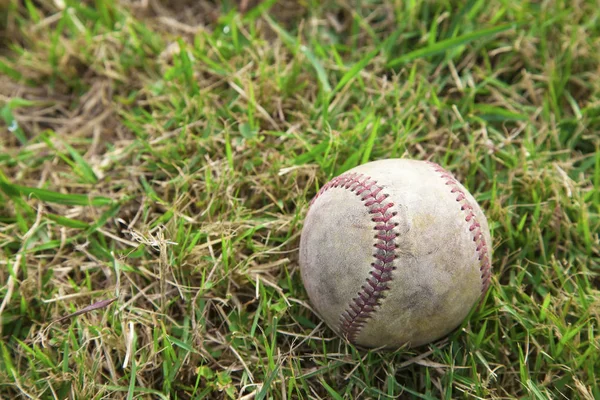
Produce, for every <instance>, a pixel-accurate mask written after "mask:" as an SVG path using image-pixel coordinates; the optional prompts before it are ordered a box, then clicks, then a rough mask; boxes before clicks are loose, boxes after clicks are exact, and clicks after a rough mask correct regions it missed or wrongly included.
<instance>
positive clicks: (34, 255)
mask: <svg viewBox="0 0 600 400" xmlns="http://www.w3.org/2000/svg"><path fill="white" fill-rule="evenodd" d="M240 6H241V8H242V9H240ZM0 7H1V8H0V10H1V11H0V17H1V20H0V29H1V35H0V41H1V42H2V45H1V46H0V70H1V76H0V116H1V121H2V122H1V124H2V125H0V149H1V150H0V298H1V299H2V300H1V301H2V302H1V305H0V329H1V331H0V353H1V356H0V398H44V399H45V398H60V399H64V398H73V399H83V398H94V399H99V398H111V399H120V398H128V399H131V398H164V399H167V398H170V399H187V398H232V399H233V398H245V399H249V398H255V399H265V398H272V399H292V398H304V399H307V398H333V399H340V398H348V399H352V398H381V399H386V398H422V399H440V398H445V399H450V398H473V399H475V398H485V399H501V398H537V399H546V398H556V399H593V398H600V388H598V385H597V382H598V380H599V379H600V372H599V371H600V351H599V350H600V349H599V346H600V344H599V340H600V332H599V329H600V328H599V319H600V318H599V315H600V291H599V286H600V285H599V284H600V267H599V264H600V242H599V240H600V239H599V231H600V135H599V133H598V131H599V130H600V23H599V21H600V12H599V10H598V7H597V3H596V2H594V1H592V0H580V1H575V2H570V1H566V0H548V1H544V2H528V1H524V2H512V1H499V2H486V1H485V0H467V1H462V2H460V1H453V0H446V1H439V2H434V1H426V0H412V1H406V2H402V1H392V0H368V1H362V2H348V1H341V0H339V1H337V0H336V1H330V2H317V1H313V0H304V1H290V0H285V1H280V2H275V1H272V0H268V1H264V2H247V1H242V2H241V3H240V4H234V3H231V2H223V3H221V2H212V1H208V0H206V1H204V0H198V1H192V0H189V1H186V0H176V1H160V0H123V1H120V2H119V1H117V0H105V1H102V0H96V1H76V0H54V1H36V0H23V1H17V0H14V1H13V0H8V1H7V0H4V1H2V2H0ZM391 157H405V158H414V159H422V160H432V161H435V162H437V163H439V164H441V165H442V166H444V167H445V168H447V169H448V170H450V171H451V172H452V173H453V174H455V176H456V177H457V178H458V179H459V180H460V181H461V182H463V183H464V185H465V186H466V187H467V188H468V189H469V190H470V191H471V192H472V193H473V195H474V196H475V198H476V199H477V201H478V202H479V203H480V204H481V206H482V208H483V209H484V211H485V213H486V215H487V217H488V219H489V221H490V227H491V231H492V237H493V254H494V256H493V274H492V281H491V286H490V291H489V292H488V293H487V295H486V297H485V299H484V301H483V304H482V307H481V308H479V309H475V310H473V312H472V313H471V315H469V317H468V318H467V319H466V320H465V321H464V323H463V324H462V325H461V326H460V328H458V329H457V330H456V331H455V332H453V333H452V334H451V335H449V336H448V337H446V338H444V339H442V340H439V341H437V342H434V343H432V344H430V345H427V346H424V347H422V348H418V349H407V348H403V349H398V350H397V351H393V352H375V351H364V350H361V349H357V348H355V347H353V346H352V345H350V344H348V343H346V342H345V341H344V340H342V339H340V338H338V337H337V336H335V334H334V333H333V332H332V331H331V330H330V329H329V328H328V327H326V326H324V324H323V323H322V322H321V321H320V319H319V318H318V317H317V316H316V315H315V313H314V312H313V311H312V309H311V306H310V302H309V300H308V298H307V295H306V293H305V291H304V288H303V286H302V282H301V279H300V274H299V267H298V243H299V235H300V232H301V229H302V223H303V218H304V216H305V214H306V211H307V206H308V203H309V201H310V199H311V198H312V196H314V194H315V193H316V192H317V191H318V189H319V188H320V187H322V186H323V185H324V184H325V183H326V182H327V181H328V180H329V179H331V178H332V177H334V176H336V175H337V174H339V173H341V172H343V171H346V170H348V169H349V168H351V167H353V166H355V165H358V164H361V163H364V162H366V161H369V160H376V159H382V158H391Z"/></svg>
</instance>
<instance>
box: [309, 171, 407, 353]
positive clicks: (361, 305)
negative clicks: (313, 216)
mask: <svg viewBox="0 0 600 400" xmlns="http://www.w3.org/2000/svg"><path fill="white" fill-rule="evenodd" d="M337 187H342V188H344V189H350V191H351V192H353V193H354V194H355V195H357V196H361V195H362V194H363V193H365V195H362V196H361V197H360V200H361V201H363V203H364V206H365V207H367V209H368V210H369V214H371V215H372V218H371V220H372V221H373V222H374V223H375V226H374V228H373V229H374V230H376V231H377V233H376V234H375V236H374V238H375V239H377V240H378V242H376V243H375V244H374V246H373V247H374V254H373V258H374V259H375V261H374V262H373V263H372V264H371V268H372V269H371V271H370V272H369V276H368V277H367V278H366V282H365V284H363V285H362V287H361V291H360V292H358V293H357V294H356V297H354V298H353V299H352V302H350V304H348V307H347V308H346V310H345V311H344V312H343V313H342V315H341V316H340V324H341V330H342V334H344V335H346V337H347V338H348V339H349V340H350V341H351V342H354V341H356V338H357V337H358V334H359V333H360V331H361V329H362V328H363V327H364V325H365V324H366V323H367V320H368V319H369V318H371V314H372V313H373V311H375V309H376V307H377V306H379V304H380V301H381V299H382V298H383V293H384V292H385V291H387V290H389V289H390V288H389V286H387V284H386V283H387V282H390V281H391V280H392V271H393V270H394V269H395V267H394V264H393V262H394V259H395V258H396V257H397V256H396V247H397V246H396V243H395V242H394V240H395V239H396V237H398V236H399V233H394V232H392V231H393V230H394V228H395V227H396V226H397V225H398V224H397V223H394V222H392V221H391V220H392V218H394V217H395V216H396V212H391V211H390V209H391V208H392V207H393V206H394V203H392V202H391V201H387V200H386V199H387V198H388V195H387V194H384V193H381V191H382V190H383V186H378V185H377V181H375V180H372V179H371V178H370V177H368V176H364V175H362V174H356V173H349V174H344V175H341V176H338V177H336V178H333V179H332V180H331V181H329V182H328V183H327V184H325V186H323V187H322V188H321V190H319V192H318V193H317V195H316V196H315V197H314V198H313V199H312V200H311V202H310V205H312V204H313V203H314V202H315V200H316V199H317V198H318V197H319V196H321V195H322V194H323V193H324V192H325V191H327V190H329V189H331V188H337ZM367 192H368V194H367Z"/></svg>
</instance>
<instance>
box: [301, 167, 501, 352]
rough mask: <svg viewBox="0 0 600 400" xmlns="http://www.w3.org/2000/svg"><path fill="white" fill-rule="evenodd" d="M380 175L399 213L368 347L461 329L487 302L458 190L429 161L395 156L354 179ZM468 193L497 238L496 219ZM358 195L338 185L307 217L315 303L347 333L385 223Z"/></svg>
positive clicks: (306, 278) (363, 342) (307, 258)
mask: <svg viewBox="0 0 600 400" xmlns="http://www.w3.org/2000/svg"><path fill="white" fill-rule="evenodd" d="M351 172H357V173H362V174H365V175H368V176H370V177H371V178H372V179H374V180H376V181H377V184H378V185H380V186H382V187H383V188H384V193H387V194H389V197H388V199H389V200H390V201H392V202H393V203H394V207H393V208H392V210H393V211H395V212H397V215H396V216H395V217H394V221H395V222H397V223H398V226H397V227H396V228H395V232H397V233H399V234H400V236H399V237H398V238H396V241H395V242H396V244H397V248H396V255H397V258H396V260H395V261H394V267H395V270H394V271H393V273H392V278H393V279H392V281H391V282H388V286H389V290H387V291H385V292H384V293H383V299H382V300H381V301H380V305H379V306H378V307H377V308H376V310H375V311H374V312H372V313H371V315H370V319H369V320H368V322H367V324H366V325H365V326H364V327H363V328H362V329H361V330H360V332H359V334H358V336H357V337H356V344H357V345H360V346H364V347H387V348H396V347H399V346H401V345H403V344H409V345H410V346H419V345H422V344H426V343H429V342H431V341H433V340H437V339H439V338H441V337H443V336H445V335H447V334H448V333H450V332H451V331H452V330H453V329H455V328H456V327H457V326H458V325H460V323H461V322H462V321H463V320H464V318H465V317H466V315H467V314H468V312H469V311H470V309H471V308H472V307H473V305H474V304H476V302H477V301H478V299H479V298H480V295H481V290H482V279H481V272H480V266H481V265H480V261H479V260H478V253H477V252H476V245H475V243H474V242H473V234H472V232H470V231H469V224H468V223H467V222H466V221H465V212H464V211H462V210H461V204H460V203H459V202H457V201H456V194H453V193H451V188H450V187H449V186H448V185H446V184H445V181H444V180H443V179H441V177H440V175H439V173H438V172H436V171H435V170H434V168H433V167H432V166H431V165H429V164H427V163H425V162H422V161H416V160H406V159H388V160H380V161H375V162H371V163H367V164H364V165H361V166H358V167H356V168H354V169H352V170H350V171H348V172H347V173H351ZM458 185H459V186H460V188H461V189H462V191H463V192H464V193H465V195H466V196H467V199H468V201H469V203H470V204H471V205H472V206H473V211H474V213H475V215H476V218H477V220H478V222H479V223H480V225H481V230H482V232H483V234H484V237H485V240H486V242H487V248H488V252H489V258H490V260H491V250H490V249H491V239H490V234H489V229H488V224H487V220H486V218H485V216H484V214H483V212H482V211H481V209H480V207H479V206H478V205H477V203H476V202H475V199H474V198H473V197H472V196H471V194H469V192H468V191H467V190H466V188H464V187H463V186H462V185H460V184H459V183H458ZM368 211H369V210H368V209H367V207H365V206H364V203H363V202H361V199H360V196H356V195H355V194H354V193H352V192H351V191H350V190H348V189H345V188H342V187H337V188H330V189H329V190H326V191H324V192H323V193H322V194H321V195H320V196H319V197H317V198H316V199H315V201H314V203H313V204H312V206H311V207H310V209H309V211H308V213H307V216H306V218H305V223H304V228H303V231H302V236H301V240H300V267H301V273H302V279H303V282H304V285H305V288H306V290H307V293H308V295H309V297H310V300H311V303H312V304H313V306H314V307H315V309H316V311H317V312H318V313H319V315H320V316H321V317H322V318H323V320H324V321H325V322H326V323H327V324H328V325H329V326H330V327H331V328H332V329H333V330H334V331H335V332H336V333H337V334H339V335H343V334H344V332H342V331H341V328H340V315H341V313H343V312H344V310H346V309H347V308H348V306H349V304H350V303H351V302H352V301H353V298H354V297H356V296H357V293H358V292H359V291H360V288H361V286H362V285H363V284H364V283H365V281H366V279H367V278H368V277H369V271H370V270H371V268H372V267H371V263H372V262H373V261H374V260H373V254H374V247H373V246H374V244H375V243H376V242H377V239H375V234H376V233H377V232H376V231H375V230H374V227H375V225H376V224H375V223H374V222H372V221H371V215H370V214H369V212H368Z"/></svg>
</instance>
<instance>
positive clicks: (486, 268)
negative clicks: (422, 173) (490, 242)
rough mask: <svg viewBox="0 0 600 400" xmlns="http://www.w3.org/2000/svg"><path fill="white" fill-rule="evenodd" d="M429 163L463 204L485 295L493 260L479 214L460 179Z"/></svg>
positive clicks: (458, 201) (462, 208) (482, 291)
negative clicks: (477, 214) (463, 188)
mask: <svg viewBox="0 0 600 400" xmlns="http://www.w3.org/2000/svg"><path fill="white" fill-rule="evenodd" d="M427 163H428V164H429V165H431V166H432V167H433V169H434V170H435V171H436V172H437V173H438V174H439V175H440V177H441V178H442V179H443V180H444V181H445V183H446V186H451V190H450V193H452V194H456V202H457V203H459V204H460V205H461V207H460V209H461V210H462V211H464V212H465V214H466V217H465V221H466V222H467V223H468V224H469V231H470V232H471V234H472V235H473V242H474V243H475V246H476V247H475V251H476V252H477V255H478V259H479V271H480V272H481V294H482V295H484V294H485V292H486V291H487V289H488V287H489V285H490V277H491V269H492V266H491V262H490V258H489V256H488V247H487V242H486V240H485V236H484V235H483V232H482V230H481V225H480V223H479V221H478V220H477V216H476V215H475V213H474V212H473V205H472V204H471V203H470V202H469V200H468V198H467V196H466V194H465V192H464V191H463V190H462V189H461V187H460V185H459V184H458V181H457V180H456V179H455V178H454V176H452V174H450V172H448V171H446V170H445V169H444V168H442V167H441V166H440V165H438V164H436V163H434V162H431V161H427Z"/></svg>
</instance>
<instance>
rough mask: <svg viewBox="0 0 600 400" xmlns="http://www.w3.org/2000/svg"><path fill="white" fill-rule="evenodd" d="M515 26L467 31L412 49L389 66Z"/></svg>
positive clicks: (443, 50) (446, 49)
mask: <svg viewBox="0 0 600 400" xmlns="http://www.w3.org/2000/svg"><path fill="white" fill-rule="evenodd" d="M513 27H515V24H503V25H499V26H495V27H492V28H486V29H481V30H478V31H475V32H470V33H466V34H464V35H461V36H457V37H454V38H451V39H445V40H442V41H441V42H437V43H434V44H432V45H430V46H427V47H423V48H421V49H417V50H414V51H411V52H410V53H406V54H404V55H402V56H400V57H398V58H395V59H393V60H391V61H389V62H388V64H387V66H388V67H396V66H398V65H400V64H404V63H406V62H408V61H412V60H415V59H417V58H423V57H428V56H432V55H435V54H439V53H443V52H445V51H448V50H450V49H453V48H455V47H457V46H460V45H463V44H467V43H470V42H473V41H475V40H478V39H483V38H486V37H490V36H494V35H496V34H498V33H500V32H504V31H507V30H509V29H511V28H513Z"/></svg>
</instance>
